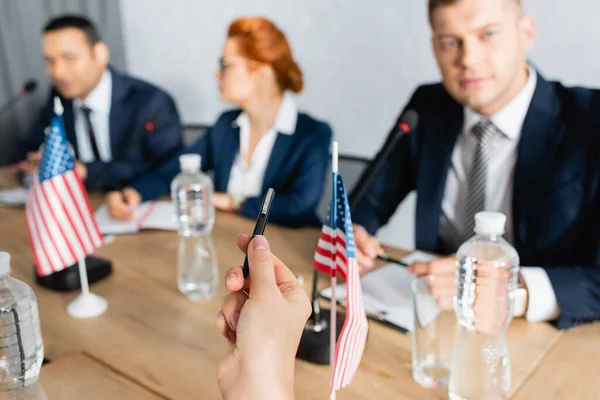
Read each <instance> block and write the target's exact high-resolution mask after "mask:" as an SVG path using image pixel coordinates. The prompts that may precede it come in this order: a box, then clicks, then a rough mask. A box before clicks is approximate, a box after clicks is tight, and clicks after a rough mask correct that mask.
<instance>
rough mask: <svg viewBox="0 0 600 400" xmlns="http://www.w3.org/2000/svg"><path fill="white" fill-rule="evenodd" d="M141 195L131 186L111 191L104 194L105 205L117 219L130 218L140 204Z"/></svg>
mask: <svg viewBox="0 0 600 400" xmlns="http://www.w3.org/2000/svg"><path fill="white" fill-rule="evenodd" d="M141 201H142V196H140V194H139V193H138V192H137V191H136V190H135V189H133V188H125V189H123V190H122V191H118V190H115V191H112V192H108V193H107V194H106V206H107V207H108V213H109V214H110V216H111V217H113V218H114V219H118V220H130V219H132V218H133V215H134V212H135V209H136V208H137V206H139V205H140V202H141Z"/></svg>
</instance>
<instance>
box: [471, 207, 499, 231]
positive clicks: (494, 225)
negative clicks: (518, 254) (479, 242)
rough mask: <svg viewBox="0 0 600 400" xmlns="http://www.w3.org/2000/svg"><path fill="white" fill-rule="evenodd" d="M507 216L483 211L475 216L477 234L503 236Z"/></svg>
mask: <svg viewBox="0 0 600 400" xmlns="http://www.w3.org/2000/svg"><path fill="white" fill-rule="evenodd" d="M505 224H506V215H504V214H502V213H499V212H490V211H482V212H478V213H477V214H475V233H477V234H479V235H502V234H503V233H504V225H505Z"/></svg>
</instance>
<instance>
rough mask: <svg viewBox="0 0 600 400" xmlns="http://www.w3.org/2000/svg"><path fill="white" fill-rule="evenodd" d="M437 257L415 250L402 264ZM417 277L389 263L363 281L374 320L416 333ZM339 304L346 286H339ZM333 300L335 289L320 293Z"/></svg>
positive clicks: (370, 312) (363, 287) (337, 290)
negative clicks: (414, 293) (414, 295)
mask: <svg viewBox="0 0 600 400" xmlns="http://www.w3.org/2000/svg"><path fill="white" fill-rule="evenodd" d="M434 258H435V256H432V255H431V254H427V253H424V252H421V251H415V252H413V253H411V254H409V255H408V256H406V257H404V258H403V259H402V261H404V262H405V263H407V264H411V263H413V262H415V261H430V260H432V259H434ZM413 280H414V276H413V275H412V274H410V273H409V272H408V271H407V270H406V268H404V267H401V266H399V265H397V264H388V265H386V266H384V267H381V268H379V269H377V270H375V271H373V272H369V273H367V274H365V275H363V276H361V278H360V283H361V287H362V292H363V303H364V307H365V311H366V313H367V315H368V316H369V317H370V318H373V319H376V320H379V321H381V322H384V323H387V324H391V325H393V326H395V327H397V328H400V329H401V330H408V331H412V330H413V326H414V317H413V309H412V308H413V307H412V289H411V284H412V281H413ZM335 293H336V297H337V302H338V304H340V305H342V306H343V305H345V302H346V284H340V285H337V286H336V292H335ZM320 295H321V296H322V297H324V298H327V299H329V300H331V288H327V289H324V290H322V291H321V292H320Z"/></svg>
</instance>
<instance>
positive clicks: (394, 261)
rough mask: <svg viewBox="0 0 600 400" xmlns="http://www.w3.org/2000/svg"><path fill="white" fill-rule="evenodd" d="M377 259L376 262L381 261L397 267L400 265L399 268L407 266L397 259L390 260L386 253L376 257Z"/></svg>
mask: <svg viewBox="0 0 600 400" xmlns="http://www.w3.org/2000/svg"><path fill="white" fill-rule="evenodd" d="M377 259H378V260H381V261H385V262H388V263H392V264H398V265H400V266H401V267H408V264H407V263H405V262H404V261H402V260H399V259H397V258H392V257H390V256H388V255H387V254H386V253H383V254H379V255H378V256H377Z"/></svg>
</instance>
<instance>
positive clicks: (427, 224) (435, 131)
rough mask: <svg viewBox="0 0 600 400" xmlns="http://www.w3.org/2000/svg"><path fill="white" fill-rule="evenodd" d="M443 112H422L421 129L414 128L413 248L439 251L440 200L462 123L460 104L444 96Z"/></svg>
mask: <svg viewBox="0 0 600 400" xmlns="http://www.w3.org/2000/svg"><path fill="white" fill-rule="evenodd" d="M448 100H449V102H448V105H447V106H446V107H445V108H446V110H447V114H446V115H444V116H439V115H433V116H432V115H429V116H426V115H422V116H421V120H422V121H426V122H423V129H421V128H417V132H416V135H423V136H424V137H423V142H422V143H421V145H422V146H423V150H422V153H421V154H422V156H421V157H422V159H421V160H420V163H419V165H420V170H419V177H418V181H417V193H418V197H417V214H416V231H415V239H416V245H417V248H419V249H422V250H427V251H439V243H438V236H439V235H438V232H439V229H440V215H441V212H442V200H443V197H444V191H445V187H446V178H447V176H448V170H449V169H450V163H451V161H452V152H453V150H454V145H455V143H456V139H457V138H458V135H459V133H460V132H461V130H462V125H463V119H464V117H463V108H462V106H461V105H460V104H458V103H456V102H455V101H454V100H451V99H450V97H449V96H448Z"/></svg>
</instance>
